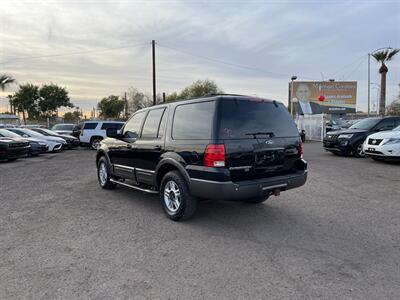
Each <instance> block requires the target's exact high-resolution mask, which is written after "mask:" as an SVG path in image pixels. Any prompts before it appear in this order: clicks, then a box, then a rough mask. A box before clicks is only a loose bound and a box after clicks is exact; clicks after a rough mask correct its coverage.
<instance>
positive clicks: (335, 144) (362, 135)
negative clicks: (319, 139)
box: [323, 117, 400, 157]
mask: <svg viewBox="0 0 400 300" xmlns="http://www.w3.org/2000/svg"><path fill="white" fill-rule="evenodd" d="M398 125H400V117H385V118H382V117H375V118H366V119H362V120H361V121H358V122H357V123H355V124H354V125H352V126H350V127H349V129H345V130H339V131H330V132H329V133H327V134H326V135H325V137H324V140H323V146H324V148H325V150H326V151H330V152H332V153H335V154H344V155H350V154H352V155H354V156H356V157H364V156H365V154H364V152H363V143H364V141H365V139H366V138H367V136H369V135H370V134H373V133H375V132H378V131H385V130H392V129H393V128H395V127H397V126H398Z"/></svg>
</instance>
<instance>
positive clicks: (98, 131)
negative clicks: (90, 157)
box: [79, 121, 124, 149]
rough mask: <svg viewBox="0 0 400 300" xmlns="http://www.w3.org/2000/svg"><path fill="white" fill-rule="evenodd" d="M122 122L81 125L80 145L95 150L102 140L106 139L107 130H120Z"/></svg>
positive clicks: (98, 122)
mask: <svg viewBox="0 0 400 300" xmlns="http://www.w3.org/2000/svg"><path fill="white" fill-rule="evenodd" d="M123 125H124V122H119V121H88V122H85V123H84V124H83V127H82V131H81V135H80V136H79V140H80V142H81V145H83V146H84V145H87V146H90V147H92V149H97V148H98V147H99V146H100V142H101V140H102V139H104V138H106V137H107V135H106V131H107V129H108V128H113V129H117V130H119V129H121V128H122V126H123Z"/></svg>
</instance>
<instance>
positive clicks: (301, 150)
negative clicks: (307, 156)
mask: <svg viewBox="0 0 400 300" xmlns="http://www.w3.org/2000/svg"><path fill="white" fill-rule="evenodd" d="M299 153H300V158H303V143H302V142H300V145H299Z"/></svg>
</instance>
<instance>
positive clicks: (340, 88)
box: [292, 81, 357, 115]
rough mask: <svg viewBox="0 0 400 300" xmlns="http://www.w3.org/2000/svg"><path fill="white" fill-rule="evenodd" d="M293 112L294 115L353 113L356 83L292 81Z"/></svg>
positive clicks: (355, 100)
mask: <svg viewBox="0 0 400 300" xmlns="http://www.w3.org/2000/svg"><path fill="white" fill-rule="evenodd" d="M292 99H293V110H294V113H295V114H299V115H307V114H320V113H327V114H339V113H355V112H356V103H357V82H356V81H332V82H331V81H294V82H293V96H292Z"/></svg>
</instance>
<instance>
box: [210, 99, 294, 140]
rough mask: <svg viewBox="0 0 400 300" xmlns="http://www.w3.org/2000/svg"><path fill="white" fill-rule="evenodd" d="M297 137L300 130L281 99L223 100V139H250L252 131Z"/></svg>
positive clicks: (220, 119) (220, 129) (220, 108)
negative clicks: (278, 100)
mask: <svg viewBox="0 0 400 300" xmlns="http://www.w3.org/2000/svg"><path fill="white" fill-rule="evenodd" d="M257 132H258V133H266V132H268V133H273V135H274V136H275V137H297V136H299V132H298V130H297V127H296V125H295V123H294V121H293V119H292V117H291V115H290V114H289V112H288V110H287V109H286V107H285V106H284V105H283V104H281V103H278V102H275V103H274V102H269V101H268V102H267V101H250V100H222V101H221V102H220V107H219V129H218V134H219V138H221V139H248V138H253V136H252V135H251V134H252V133H257Z"/></svg>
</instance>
